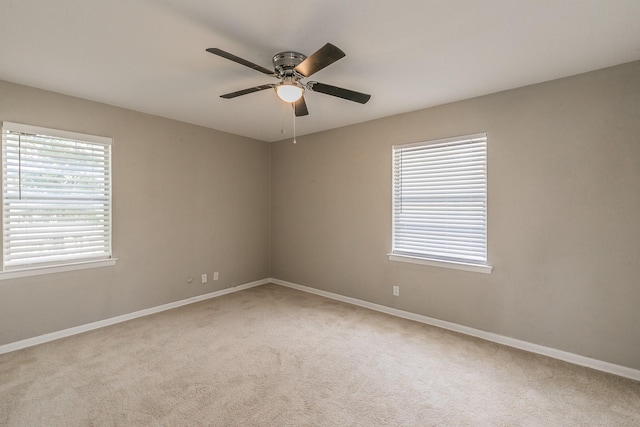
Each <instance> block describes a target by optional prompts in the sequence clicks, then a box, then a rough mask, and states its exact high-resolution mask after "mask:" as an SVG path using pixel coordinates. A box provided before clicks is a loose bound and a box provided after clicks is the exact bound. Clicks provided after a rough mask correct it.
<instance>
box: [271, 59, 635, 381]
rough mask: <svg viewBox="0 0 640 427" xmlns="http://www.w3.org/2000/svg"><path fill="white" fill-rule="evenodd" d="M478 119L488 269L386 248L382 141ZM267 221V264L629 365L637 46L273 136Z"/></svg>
mask: <svg viewBox="0 0 640 427" xmlns="http://www.w3.org/2000/svg"><path fill="white" fill-rule="evenodd" d="M374 97H375V94H374ZM365 108H366V107H365ZM302 120H304V119H302ZM477 132H487V134H488V139H489V143H488V167H489V172H488V174H489V180H488V181H489V186H488V191H489V196H488V204H489V206H488V209H489V218H488V230H489V234H488V239H489V242H488V243H489V244H488V257H489V261H490V263H491V264H492V265H493V267H494V271H493V273H492V274H491V275H485V274H481V273H471V272H464V271H456V270H449V269H443V268H436V267H427V266H420V265H413V264H406V263H399V262H393V261H389V260H388V259H387V252H388V251H389V250H390V248H391V146H392V145H393V144H400V143H406V142H414V141H422V140H429V139H435V138H443V137H449V136H456V135H464V134H470V133H477ZM272 236H273V239H272V277H275V278H278V279H282V280H287V281H291V282H294V283H298V284H301V285H306V286H310V287H314V288H317V289H321V290H325V291H329V292H335V293H338V294H341V295H345V296H349V297H355V298H359V299H362V300H365V301H370V302H374V303H377V304H383V305H386V306H391V307H395V308H399V309H402V310H407V311H410V312H413V313H418V314H421V315H426V316H430V317H434V318H438V319H443V320H446V321H450V322H455V323H458V324H461V325H465V326H469V327H473V328H477V329H480V330H484V331H489V332H493V333H497V334H500V335H504V336H507V337H513V338H516V339H520V340H524V341H528V342H531V343H536V344H540V345H544V346H549V347H553V348H556V349H561V350H565V351H568V352H571V353H575V354H579V355H583V356H588V357H593V358H595V359H600V360H604V361H608V362H611V363H615V364H619V365H623V366H627V367H631V368H635V369H640V308H639V307H640V62H635V63H630V64H626V65H622V66H618V67H614V68H610V69H606V70H601V71H596V72H592V73H587V74H583V75H579V76H575V77H570V78H566V79H562V80H556V81H552V82H548V83H544V84H538V85H534V86H529V87H525V88H520V89H515V90H510V91H506V92H501V93H498V94H494V95H490V96H484V97H480V98H475V99H471V100H466V101H461V102H457V103H453V104H448V105H444V106H440V107H436V108H430V109H427V110H423V111H417V112H413V113H409V114H403V115H399V116H394V117H389V118H384V119H380V120H376V121H372V122H368V123H364V124H359V125H354V126H350V127H346V128H342V129H337V130H333V131H327V132H322V133H318V134H314V135H309V136H304V137H298V144H296V145H293V144H291V142H290V141H281V142H278V143H275V144H274V145H273V146H272ZM392 285H399V286H400V297H397V298H394V297H392V294H391V286H392Z"/></svg>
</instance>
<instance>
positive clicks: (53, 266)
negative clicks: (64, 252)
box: [0, 121, 117, 280]
mask: <svg viewBox="0 0 640 427" xmlns="http://www.w3.org/2000/svg"><path fill="white" fill-rule="evenodd" d="M0 128H1V131H2V145H1V148H2V162H3V165H2V174H0V176H1V178H0V179H2V180H3V181H2V194H1V195H0V199H1V202H2V204H3V209H2V210H1V213H0V218H1V219H2V221H3V227H2V229H3V232H2V234H3V244H2V245H1V246H0V251H1V253H0V255H1V258H2V260H1V261H0V280H4V279H13V278H19V277H26V276H34V275H41V274H49V273H56V272H63V271H72V270H80V269H88V268H96V267H105V266H112V265H115V264H116V261H117V258H115V257H114V256H113V232H112V230H113V180H112V163H113V152H112V147H113V139H112V138H108V137H103V136H96V135H89V134H84V133H78V132H70V131H64V130H59V129H51V128H44V127H40V126H33V125H25V124H20V123H13V122H8V121H4V122H2V123H0ZM6 131H10V132H17V133H22V134H28V135H32V136H33V135H37V136H44V137H50V138H52V139H59V140H71V141H76V142H79V143H82V144H90V145H100V146H102V147H108V150H107V154H106V156H105V163H108V172H107V179H108V184H107V185H106V186H105V187H106V188H107V189H108V193H109V194H108V199H107V200H108V209H107V212H108V223H107V233H108V234H107V236H108V237H106V238H105V242H106V243H107V244H108V250H107V251H106V252H107V255H101V256H87V257H78V256H77V255H78V254H79V253H78V252H76V253H72V254H71V257H70V258H66V259H59V260H55V261H51V262H34V263H29V264H24V265H16V266H10V267H7V266H5V257H4V252H5V248H6V246H5V245H6V243H5V242H4V240H5V239H4V235H5V228H4V227H5V225H4V212H5V208H4V206H5V183H4V178H5V175H6V173H8V172H7V171H6V170H5V167H6V160H7V159H5V158H4V153H5V150H4V148H5V132H6ZM38 172H39V171H38Z"/></svg>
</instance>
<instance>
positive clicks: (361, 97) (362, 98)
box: [307, 82, 371, 104]
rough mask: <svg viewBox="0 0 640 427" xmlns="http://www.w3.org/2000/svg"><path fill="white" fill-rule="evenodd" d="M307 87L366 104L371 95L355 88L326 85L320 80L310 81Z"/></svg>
mask: <svg viewBox="0 0 640 427" xmlns="http://www.w3.org/2000/svg"><path fill="white" fill-rule="evenodd" d="M307 89H310V90H312V91H314V92H320V93H324V94H326V95H331V96H337V97H338V98H342V99H346V100H349V101H353V102H359V103H360V104H366V103H367V102H368V101H369V99H370V98H371V95H368V94H366V93H360V92H356V91H354V90H349V89H343V88H341V87H337V86H331V85H326V84H324V83H318V82H308V83H307Z"/></svg>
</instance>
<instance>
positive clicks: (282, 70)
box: [273, 51, 307, 78]
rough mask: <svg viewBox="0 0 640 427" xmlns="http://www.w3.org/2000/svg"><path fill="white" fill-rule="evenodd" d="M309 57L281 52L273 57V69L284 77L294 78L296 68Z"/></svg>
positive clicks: (296, 53)
mask: <svg viewBox="0 0 640 427" xmlns="http://www.w3.org/2000/svg"><path fill="white" fill-rule="evenodd" d="M305 59H307V57H306V56H305V55H303V54H301V53H299V52H291V51H287V52H280V53H276V54H275V55H273V68H274V69H275V70H276V72H277V73H278V75H279V76H280V77H281V78H282V77H287V76H292V75H293V74H294V72H295V70H294V68H296V66H298V64H300V63H301V62H302V61H304V60H305ZM300 77H301V76H300Z"/></svg>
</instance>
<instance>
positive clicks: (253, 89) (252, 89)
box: [220, 85, 275, 99]
mask: <svg viewBox="0 0 640 427" xmlns="http://www.w3.org/2000/svg"><path fill="white" fill-rule="evenodd" d="M274 86H275V85H261V86H254V87H250V88H248V89H242V90H239V91H236V92H231V93H225V94H224V95H220V98H224V99H231V98H235V97H237V96H242V95H246V94H248V93H253V92H259V91H261V90H265V89H271V88H273V87H274Z"/></svg>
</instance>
